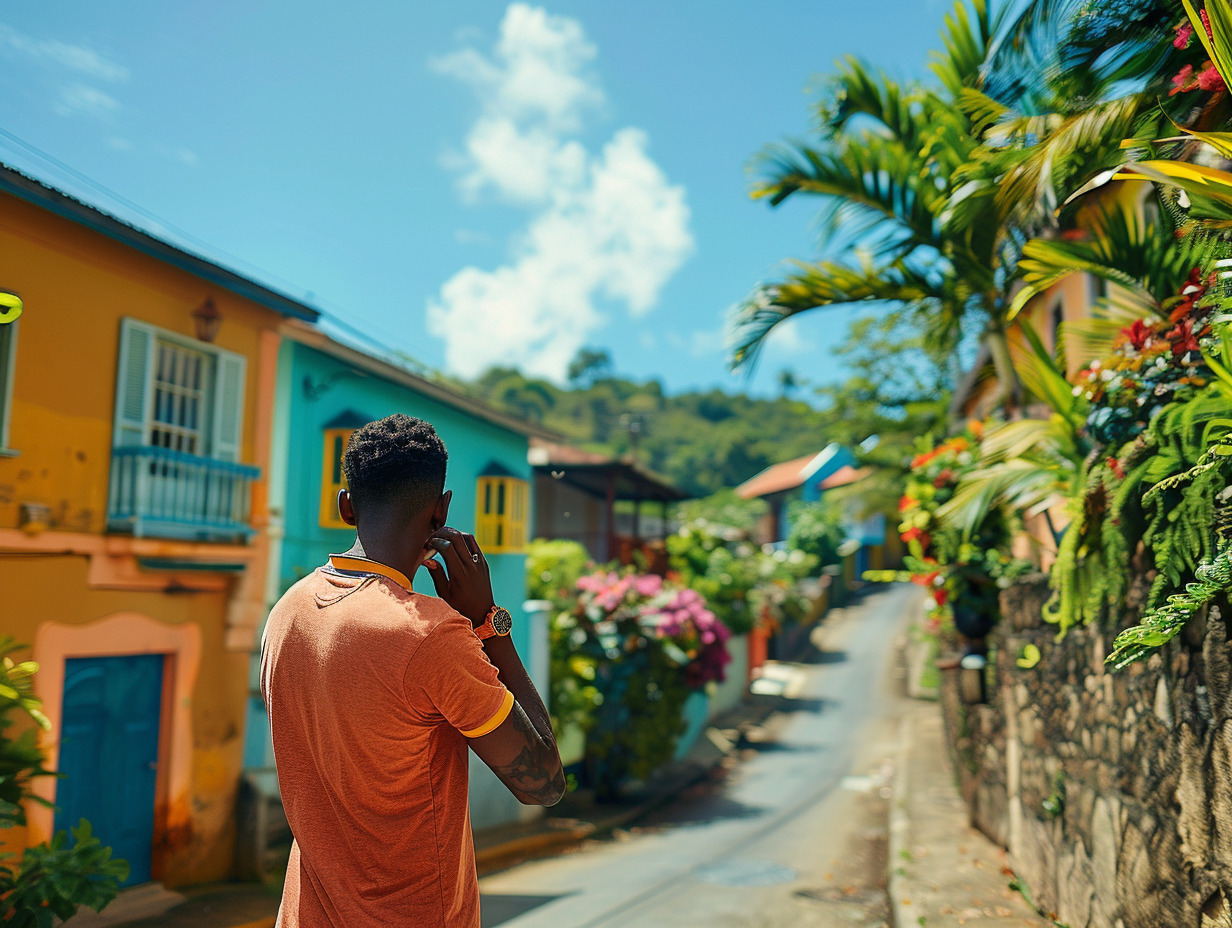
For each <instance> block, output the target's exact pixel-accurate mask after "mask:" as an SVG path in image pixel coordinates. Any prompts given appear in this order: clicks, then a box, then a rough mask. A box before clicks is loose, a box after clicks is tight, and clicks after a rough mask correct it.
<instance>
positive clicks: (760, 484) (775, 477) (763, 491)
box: [736, 452, 842, 499]
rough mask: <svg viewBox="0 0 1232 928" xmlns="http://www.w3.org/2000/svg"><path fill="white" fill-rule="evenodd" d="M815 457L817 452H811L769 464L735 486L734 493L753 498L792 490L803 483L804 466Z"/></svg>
mask: <svg viewBox="0 0 1232 928" xmlns="http://www.w3.org/2000/svg"><path fill="white" fill-rule="evenodd" d="M816 457H817V453H816V452H813V453H812V454H806V455H805V456H804V457H802V458H796V459H794V460H792V461H784V462H783V463H782V464H771V465H770V466H769V467H767V468H766V469H765V470H763V471H762V472H761V473H760V474H758V475H757V476H756V477H750V478H749V479H748V480H746V481H744V483H742V484H740V486H738V487H736V495H737V496H739V497H740V498H741V499H754V498H756V497H758V496H769V495H770V494H771V493H781V492H782V491H784V490H793V489H795V488H796V487H798V486H800V485H801V484H803V483H804V479H805V478H804V471H805V468H807V467H808V466H809V464H811V463H812V462H813V459H814V458H816ZM839 473H842V471H839Z"/></svg>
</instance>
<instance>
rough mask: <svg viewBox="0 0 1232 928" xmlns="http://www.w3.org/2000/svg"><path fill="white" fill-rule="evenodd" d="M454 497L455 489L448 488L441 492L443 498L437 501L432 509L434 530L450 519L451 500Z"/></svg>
mask: <svg viewBox="0 0 1232 928" xmlns="http://www.w3.org/2000/svg"><path fill="white" fill-rule="evenodd" d="M452 499H453V490H446V491H445V492H444V493H442V494H441V498H440V499H438V500H437V501H436V505H435V506H434V507H433V509H432V531H434V532H435V531H436V530H437V529H438V528H443V527H444V525H445V523H446V522H448V521H449V501H450V500H452Z"/></svg>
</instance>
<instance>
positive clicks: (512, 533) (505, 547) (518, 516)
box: [475, 476, 530, 554]
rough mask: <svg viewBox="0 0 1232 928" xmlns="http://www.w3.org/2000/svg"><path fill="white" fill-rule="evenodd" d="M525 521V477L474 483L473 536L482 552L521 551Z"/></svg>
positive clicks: (527, 511) (487, 478) (527, 502)
mask: <svg viewBox="0 0 1232 928" xmlns="http://www.w3.org/2000/svg"><path fill="white" fill-rule="evenodd" d="M502 495H503V501H502V499H501V497H502ZM502 502H503V506H502ZM492 510H496V511H492ZM502 510H503V511H502ZM529 523H530V481H529V480H525V479H523V478H521V477H510V476H483V477H480V478H479V479H478V481H477V482H476V484H475V540H476V541H477V542H478V543H479V547H480V548H482V549H483V551H484V553H485V554H522V553H525V551H526V544H527V540H528V539H527V534H528V531H527V530H528V527H529Z"/></svg>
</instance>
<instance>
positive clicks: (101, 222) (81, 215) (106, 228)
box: [0, 164, 320, 321]
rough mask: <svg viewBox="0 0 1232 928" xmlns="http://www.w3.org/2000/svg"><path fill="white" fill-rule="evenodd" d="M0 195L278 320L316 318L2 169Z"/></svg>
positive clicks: (261, 287)
mask: <svg viewBox="0 0 1232 928" xmlns="http://www.w3.org/2000/svg"><path fill="white" fill-rule="evenodd" d="M0 192H3V193H8V194H10V195H12V196H14V197H16V198H17V199H19V200H22V201H24V202H26V203H29V204H31V205H33V206H37V207H39V208H41V209H45V210H47V211H48V212H50V213H54V214H55V215H57V216H60V217H61V218H63V219H67V220H69V221H70V222H74V223H76V224H77V225H80V226H83V227H84V228H87V229H90V230H91V231H93V232H98V233H99V234H100V235H105V236H106V237H107V238H110V239H112V240H113V241H116V242H119V243H120V244H122V245H125V246H127V247H129V248H132V249H133V250H135V251H139V252H141V253H142V254H145V255H148V256H149V257H152V258H155V259H157V260H159V261H162V262H164V263H166V264H170V265H172V266H173V267H176V268H179V269H180V270H182V271H187V272H188V273H190V274H193V275H195V276H197V277H200V278H202V279H203V280H206V281H208V282H210V283H212V284H216V285H218V286H220V287H223V288H224V289H226V290H229V291H231V292H232V293H234V294H235V295H237V296H240V297H243V298H244V299H246V300H250V301H251V302H253V303H256V304H258V305H259V306H264V307H265V308H266V309H270V310H273V311H274V312H276V313H278V314H280V315H282V316H287V317H288V318H292V319H304V320H308V321H315V320H316V319H317V318H318V317H319V316H320V313H319V312H318V311H317V310H316V309H314V308H312V307H311V306H308V305H307V304H305V303H301V302H299V301H298V300H294V299H292V298H291V297H289V296H287V295H286V294H284V293H279V292H278V291H277V290H271V289H270V288H269V287H266V286H264V285H263V284H259V283H257V282H256V281H255V280H251V279H249V278H247V277H243V276H241V275H239V274H237V273H235V272H234V271H231V270H228V269H227V268H225V267H222V266H221V265H218V264H215V263H213V262H212V261H207V260H206V259H205V258H202V257H199V256H198V255H194V254H192V253H191V252H188V251H185V250H184V249H182V248H178V247H176V246H175V245H172V244H170V243H169V242H165V241H163V240H162V239H160V238H155V237H154V236H153V235H150V234H149V233H148V232H143V231H142V230H140V229H138V228H136V227H135V226H132V225H129V224H128V223H126V222H124V221H123V220H121V219H117V218H116V217H115V216H112V215H111V214H110V213H105V212H103V211H102V210H100V209H98V208H97V207H94V206H90V205H89V204H87V203H84V202H82V201H81V200H78V199H76V198H74V197H71V196H69V195H68V194H66V193H64V192H63V191H60V190H57V189H56V188H55V187H52V186H50V185H48V184H45V183H43V182H42V181H40V180H36V179H35V178H33V177H30V176H28V175H26V174H23V173H21V172H20V171H18V170H16V169H15V168H12V167H10V166H8V165H5V164H0Z"/></svg>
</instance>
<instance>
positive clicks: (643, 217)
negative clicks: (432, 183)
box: [428, 3, 693, 380]
mask: <svg viewBox="0 0 1232 928" xmlns="http://www.w3.org/2000/svg"><path fill="white" fill-rule="evenodd" d="M594 57H595V48H594V46H593V45H592V44H591V43H590V42H589V41H588V40H587V38H586V36H585V34H584V32H583V30H582V27H581V25H580V24H579V23H578V22H577V21H575V20H572V19H568V18H566V17H562V16H552V15H549V14H548V13H546V12H545V11H543V10H542V9H538V8H534V7H530V6H528V5H526V4H524V3H513V4H511V5H510V6H509V8H508V9H507V10H506V13H505V17H504V19H503V21H502V23H501V27H500V37H499V39H498V40H497V43H496V45H495V47H494V49H493V51H492V52H491V54H485V53H483V52H480V51H478V50H476V49H474V48H466V49H463V50H462V51H459V52H456V53H454V54H452V55H448V56H445V57H443V58H439V59H437V60H435V61H434V62H433V66H434V67H435V68H436V69H437V70H438V71H440V72H441V73H443V74H447V75H449V76H451V77H454V78H456V79H458V80H461V81H463V82H464V83H467V84H468V85H470V86H471V87H472V88H473V89H474V90H475V92H476V94H477V95H478V97H479V99H480V102H481V112H480V114H479V116H478V118H477V119H476V121H475V122H474V124H473V125H472V126H471V129H470V131H469V132H468V134H467V137H466V141H465V146H464V148H465V151H464V153H461V154H455V155H453V156H452V158H451V159H450V162H451V163H450V166H451V167H452V168H453V169H454V170H455V171H456V172H457V173H458V174H459V180H458V184H459V189H460V191H461V193H462V194H463V196H464V197H466V198H467V199H468V200H477V199H480V198H481V197H482V196H483V195H484V194H494V195H495V196H496V197H497V198H499V199H501V200H504V201H506V202H510V203H514V204H518V205H521V206H523V207H526V208H528V209H529V210H530V211H531V214H530V218H529V220H528V225H527V227H526V228H525V230H524V231H523V232H522V233H520V234H519V235H518V236H517V238H516V240H515V242H514V245H513V248H512V255H511V260H510V261H509V263H507V264H506V265H504V266H502V267H499V268H496V269H495V270H485V269H481V268H478V267H466V268H463V269H462V270H460V271H459V272H458V273H456V274H455V275H454V276H453V277H451V278H450V279H449V280H448V281H446V282H445V283H444V284H443V285H442V287H441V290H440V294H439V295H438V298H437V299H435V300H433V301H432V302H431V303H430V305H429V307H428V327H429V330H430V331H431V332H432V333H433V334H435V335H437V336H439V337H441V338H443V339H444V340H445V343H446V349H445V361H446V365H447V367H449V369H450V370H452V371H454V372H455V373H458V374H461V375H463V376H469V375H474V374H476V373H478V372H479V371H481V370H483V369H484V368H485V367H487V366H488V365H490V364H494V363H498V362H499V363H513V364H517V365H519V366H521V367H522V368H523V369H525V370H527V371H528V372H531V373H534V374H538V375H542V376H546V377H551V378H555V379H558V380H560V379H563V377H564V372H565V368H566V367H567V365H568V362H569V360H570V359H571V358H572V357H573V355H574V353H575V352H576V351H577V350H578V349H579V348H580V347H582V345H584V344H586V342H587V339H588V337H589V336H590V334H591V333H593V332H594V331H595V330H596V329H597V328H599V327H600V326H601V325H602V324H603V323H604V314H603V311H602V310H601V309H600V305H599V304H600V301H606V302H608V303H612V304H620V305H623V306H624V308H625V309H626V310H627V311H628V312H629V313H630V314H631V315H633V316H642V315H644V314H646V313H647V312H649V311H650V310H651V309H653V307H654V305H655V303H656V302H657V300H658V296H659V292H660V290H661V289H662V288H663V286H664V284H666V283H667V281H668V280H669V279H670V278H671V276H672V274H674V273H675V271H676V270H677V268H679V266H680V264H681V263H682V262H683V261H684V259H685V258H686V257H687V256H688V254H689V253H690V252H691V250H692V248H693V239H692V236H691V234H690V233H689V228H688V226H689V209H688V206H687V205H686V203H685V193H684V189H683V188H682V187H680V186H673V185H672V184H670V183H669V181H668V179H667V177H666V176H665V175H664V174H663V171H662V170H661V169H660V168H659V166H658V165H657V164H656V163H655V162H654V161H653V160H652V159H651V157H650V156H649V155H648V153H647V147H648V139H647V137H646V134H645V133H644V132H642V131H640V130H638V129H634V128H623V129H620V130H619V131H617V132H616V133H615V134H614V135H613V136H612V138H611V139H610V140H609V141H608V142H607V144H605V145H604V146H603V147H602V149H601V150H600V151H599V152H597V153H596V152H593V151H591V150H589V149H588V148H587V147H586V146H585V145H584V144H583V143H582V142H581V141H580V140H579V139H578V138H576V135H577V134H578V133H579V132H580V131H581V129H582V126H583V117H584V116H585V115H586V114H587V113H588V112H589V111H592V110H594V109H595V108H596V107H598V106H600V105H601V104H602V103H603V100H604V97H603V92H602V90H601V89H600V88H599V86H598V83H597V81H596V80H595V78H594V76H593V75H592V74H591V72H590V63H591V62H592V61H593V59H594Z"/></svg>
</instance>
